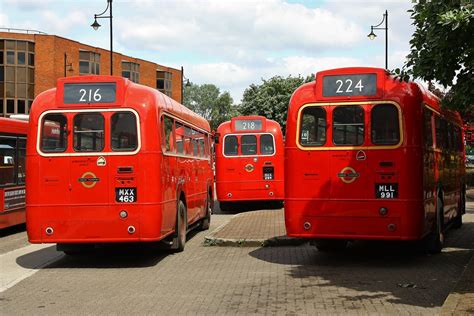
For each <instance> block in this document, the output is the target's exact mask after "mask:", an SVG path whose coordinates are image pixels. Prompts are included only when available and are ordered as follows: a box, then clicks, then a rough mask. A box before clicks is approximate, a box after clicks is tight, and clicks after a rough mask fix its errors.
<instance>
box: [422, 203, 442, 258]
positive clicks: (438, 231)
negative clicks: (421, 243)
mask: <svg viewBox="0 0 474 316" xmlns="http://www.w3.org/2000/svg"><path fill="white" fill-rule="evenodd" d="M426 243H427V245H426V246H427V250H428V252H429V253H433V254H435V253H440V252H441V250H442V249H443V245H444V214H443V200H442V199H441V198H440V197H439V196H438V199H437V200H436V225H435V229H434V231H432V232H431V233H430V234H429V235H428V237H427V238H426Z"/></svg>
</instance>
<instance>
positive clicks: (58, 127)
mask: <svg viewBox="0 0 474 316" xmlns="http://www.w3.org/2000/svg"><path fill="white" fill-rule="evenodd" d="M66 147H67V119H66V117H65V116H64V115H62V114H47V115H45V116H44V118H43V122H42V128H41V150H42V151H43V152H45V153H54V152H64V151H65V150H66Z"/></svg>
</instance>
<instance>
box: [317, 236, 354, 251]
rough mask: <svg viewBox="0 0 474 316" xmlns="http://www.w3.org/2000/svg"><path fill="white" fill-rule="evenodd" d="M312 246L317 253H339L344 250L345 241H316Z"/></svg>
mask: <svg viewBox="0 0 474 316" xmlns="http://www.w3.org/2000/svg"><path fill="white" fill-rule="evenodd" d="M313 244H314V245H315V246H316V248H317V249H318V250H319V251H324V252H329V251H341V250H344V249H346V247H347V240H345V239H317V240H314V241H313Z"/></svg>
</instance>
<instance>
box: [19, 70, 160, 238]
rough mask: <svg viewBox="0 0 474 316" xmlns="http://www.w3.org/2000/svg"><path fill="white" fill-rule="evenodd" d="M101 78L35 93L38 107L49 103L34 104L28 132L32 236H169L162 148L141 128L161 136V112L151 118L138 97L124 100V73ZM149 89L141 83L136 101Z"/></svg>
mask: <svg viewBox="0 0 474 316" xmlns="http://www.w3.org/2000/svg"><path fill="white" fill-rule="evenodd" d="M97 80H98V79H90V81H92V82H89V83H84V82H81V81H79V80H77V82H72V83H67V82H66V83H64V84H63V85H59V86H58V89H57V90H52V91H49V92H47V93H45V94H43V95H41V96H40V97H38V98H37V99H36V100H35V103H36V104H35V106H34V107H33V109H35V108H36V109H40V108H45V109H46V110H45V111H41V113H38V112H35V111H34V110H33V111H32V112H33V113H32V114H31V116H32V117H31V121H32V123H33V124H31V128H30V132H29V136H32V138H31V143H29V146H28V163H29V164H30V165H29V166H28V175H29V176H30V178H29V179H28V182H27V185H28V188H29V190H30V194H28V196H27V209H28V211H27V222H28V235H29V239H30V241H31V242H33V243H39V242H56V243H87V242H117V241H138V240H141V241H143V240H157V239H159V238H161V236H162V232H161V229H162V225H161V215H160V214H161V212H160V211H159V210H160V203H159V199H158V197H159V196H160V195H159V192H158V190H159V189H158V188H160V182H159V181H160V178H159V177H158V176H157V172H156V170H154V169H153V166H157V165H159V161H158V159H159V155H156V152H155V154H152V153H150V152H149V151H146V150H143V149H144V146H143V142H144V140H145V136H144V133H145V131H144V130H143V129H142V126H143V125H144V124H146V125H147V126H148V129H149V131H153V130H154V131H156V137H158V135H159V132H158V128H157V126H156V124H157V120H156V117H157V115H154V116H153V115H151V117H152V118H153V117H154V119H150V118H149V117H150V115H148V116H145V115H143V113H142V114H140V113H138V112H137V111H136V110H134V109H133V108H132V105H134V104H132V103H131V102H129V103H128V104H127V103H125V104H124V101H123V100H124V93H125V92H124V89H125V87H124V86H123V85H124V82H123V81H120V79H116V80H115V81H113V82H105V83H104V82H97ZM128 93H129V94H133V93H134V91H128ZM145 97H146V95H141V94H140V93H137V91H135V98H134V101H133V102H140V100H143V98H145ZM84 100H85V101H84ZM53 102H54V103H53ZM52 104H53V105H52ZM54 105H55V106H54ZM55 108H56V109H55ZM144 117H146V118H144ZM145 120H148V121H147V122H144V121H145ZM154 136H155V135H154ZM156 147H157V148H159V142H158V144H157V145H156ZM141 151H144V152H141ZM139 153H140V154H139ZM143 166H148V167H147V168H144V167H143ZM143 170H146V172H147V176H146V177H145V175H144V174H143ZM152 197H154V198H152Z"/></svg>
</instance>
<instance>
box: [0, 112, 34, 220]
mask: <svg viewBox="0 0 474 316" xmlns="http://www.w3.org/2000/svg"><path fill="white" fill-rule="evenodd" d="M27 130H28V122H25V121H20V120H15V119H8V118H0V229H2V228H7V227H10V226H14V225H18V224H23V223H24V222H25V179H26V177H25V176H26V170H25V161H26V133H27Z"/></svg>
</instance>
